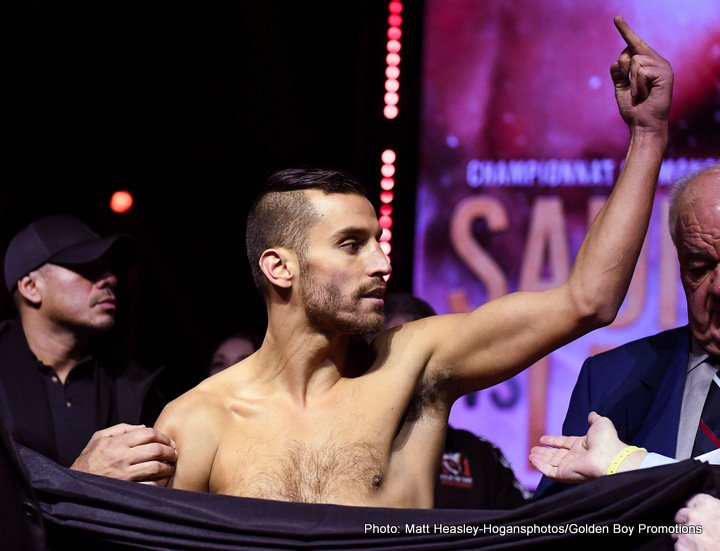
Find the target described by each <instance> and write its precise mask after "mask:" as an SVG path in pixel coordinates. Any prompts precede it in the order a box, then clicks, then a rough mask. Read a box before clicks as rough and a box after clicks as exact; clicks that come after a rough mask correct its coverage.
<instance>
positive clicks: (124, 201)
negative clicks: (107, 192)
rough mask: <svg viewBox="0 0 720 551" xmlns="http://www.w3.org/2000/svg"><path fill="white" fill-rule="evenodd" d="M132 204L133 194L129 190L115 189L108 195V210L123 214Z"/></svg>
mask: <svg viewBox="0 0 720 551" xmlns="http://www.w3.org/2000/svg"><path fill="white" fill-rule="evenodd" d="M132 206H133V196H132V194H131V193H130V192H129V191H116V192H115V193H113V194H112V197H110V210H112V211H113V212H117V213H118V214H123V213H126V212H127V211H129V210H130V209H131V208H132Z"/></svg>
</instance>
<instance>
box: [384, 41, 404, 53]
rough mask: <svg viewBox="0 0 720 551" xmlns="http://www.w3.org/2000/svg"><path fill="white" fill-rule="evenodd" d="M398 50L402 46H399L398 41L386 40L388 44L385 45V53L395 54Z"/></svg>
mask: <svg viewBox="0 0 720 551" xmlns="http://www.w3.org/2000/svg"><path fill="white" fill-rule="evenodd" d="M400 48H402V46H401V45H400V41H399V40H388V43H387V51H388V52H390V53H393V54H396V53H398V52H399V51H400Z"/></svg>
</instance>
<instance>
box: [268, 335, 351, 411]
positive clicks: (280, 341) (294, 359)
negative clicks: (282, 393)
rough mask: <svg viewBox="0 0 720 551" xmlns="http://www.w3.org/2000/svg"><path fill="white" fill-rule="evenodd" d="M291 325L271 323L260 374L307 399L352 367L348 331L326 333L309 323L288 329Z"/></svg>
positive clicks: (296, 396) (295, 397) (296, 395)
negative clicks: (310, 326)
mask: <svg viewBox="0 0 720 551" xmlns="http://www.w3.org/2000/svg"><path fill="white" fill-rule="evenodd" d="M288 329H289V327H288V325H285V324H280V326H279V327H278V326H276V325H273V324H272V323H270V324H269V325H268V330H267V333H266V335H265V340H264V342H263V345H262V347H261V348H260V350H259V354H258V357H257V359H258V365H259V367H260V369H261V373H260V374H259V378H260V379H261V380H263V381H266V382H268V383H270V382H272V384H273V385H277V386H279V387H282V388H284V389H285V390H286V391H287V392H288V393H289V394H290V395H291V396H292V397H293V399H296V400H298V401H299V402H302V403H304V402H305V401H306V400H307V398H308V396H310V395H312V394H314V393H316V392H320V393H322V392H324V391H326V390H328V389H329V388H330V387H332V386H333V385H334V384H335V383H336V382H338V381H339V380H340V379H341V378H342V377H343V376H344V375H345V374H346V370H347V369H348V366H347V364H348V345H349V340H350V338H349V337H348V336H347V335H332V336H329V335H326V334H323V333H319V332H317V331H314V330H311V329H309V328H307V327H303V328H299V327H296V328H295V330H288Z"/></svg>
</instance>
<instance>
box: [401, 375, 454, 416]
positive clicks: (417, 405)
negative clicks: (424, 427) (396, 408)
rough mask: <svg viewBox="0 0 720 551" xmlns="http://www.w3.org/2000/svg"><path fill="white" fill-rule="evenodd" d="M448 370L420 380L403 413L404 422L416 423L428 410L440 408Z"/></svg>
mask: <svg viewBox="0 0 720 551" xmlns="http://www.w3.org/2000/svg"><path fill="white" fill-rule="evenodd" d="M448 376H449V370H447V369H442V370H440V371H438V372H436V373H435V374H434V375H433V377H431V378H428V379H425V378H421V379H420V380H419V381H418V384H417V387H416V388H415V394H413V397H412V400H410V404H409V405H408V408H407V411H406V412H405V422H413V421H417V420H418V419H419V418H420V417H421V416H422V415H423V413H424V412H425V411H426V410H428V409H435V408H438V407H440V406H441V405H444V404H441V403H440V402H439V400H440V397H441V396H442V395H443V393H444V392H445V391H446V388H447V382H448Z"/></svg>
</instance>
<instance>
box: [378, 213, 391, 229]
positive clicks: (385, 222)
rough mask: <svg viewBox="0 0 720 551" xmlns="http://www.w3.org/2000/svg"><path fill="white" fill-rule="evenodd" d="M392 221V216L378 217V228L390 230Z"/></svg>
mask: <svg viewBox="0 0 720 551" xmlns="http://www.w3.org/2000/svg"><path fill="white" fill-rule="evenodd" d="M392 223H393V219H392V216H381V217H380V227H381V228H387V229H390V228H392Z"/></svg>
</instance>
